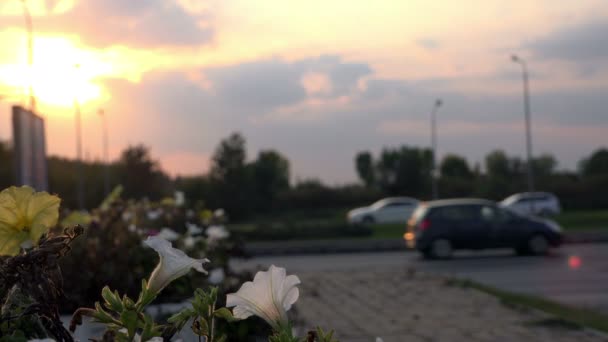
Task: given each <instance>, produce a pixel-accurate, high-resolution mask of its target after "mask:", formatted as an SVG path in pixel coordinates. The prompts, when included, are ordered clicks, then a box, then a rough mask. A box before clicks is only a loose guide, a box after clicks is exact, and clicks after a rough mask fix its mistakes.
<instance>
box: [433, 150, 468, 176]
mask: <svg viewBox="0 0 608 342" xmlns="http://www.w3.org/2000/svg"><path fill="white" fill-rule="evenodd" d="M439 169H440V171H441V176H442V177H453V178H461V179H471V178H473V172H471V169H470V168H469V164H468V163H467V160H466V159H464V158H463V157H461V156H457V155H455V154H448V155H446V156H445V157H443V160H442V161H441V164H440V166H439Z"/></svg>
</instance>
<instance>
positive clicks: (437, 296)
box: [296, 269, 608, 342]
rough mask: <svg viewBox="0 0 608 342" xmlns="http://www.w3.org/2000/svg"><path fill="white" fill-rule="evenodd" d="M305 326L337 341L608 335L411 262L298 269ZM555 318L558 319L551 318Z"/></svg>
mask: <svg viewBox="0 0 608 342" xmlns="http://www.w3.org/2000/svg"><path fill="white" fill-rule="evenodd" d="M298 276H299V277H300V279H301V281H302V285H301V286H300V299H299V300H298V302H297V303H296V308H297V312H298V320H300V321H301V323H300V325H301V326H302V328H303V329H306V328H310V327H314V326H321V327H322V328H324V329H327V328H329V329H334V330H335V335H334V336H336V337H337V338H339V339H340V341H341V342H363V341H366V342H375V340H376V337H381V338H382V339H383V340H384V342H407V341H413V342H417V341H472V342H475V341H557V342H560V341H580V342H586V341H608V338H607V337H606V335H603V334H599V333H597V332H594V331H590V330H589V329H577V328H575V327H569V326H567V325H566V324H551V325H549V324H546V323H548V322H550V319H551V318H552V317H550V316H548V315H545V314H544V313H540V312H538V311H534V310H525V309H521V308H512V307H509V306H506V305H504V304H502V303H500V301H499V300H498V299H497V298H495V297H493V296H491V295H488V294H486V293H483V292H480V291H477V290H475V289H470V288H463V287H460V286H454V285H448V284H447V283H446V280H445V278H442V277H439V276H436V275H429V274H420V273H416V272H414V271H412V270H406V269H403V270H398V271H395V270H391V269H374V270H357V271H331V272H310V273H298ZM553 322H555V321H553Z"/></svg>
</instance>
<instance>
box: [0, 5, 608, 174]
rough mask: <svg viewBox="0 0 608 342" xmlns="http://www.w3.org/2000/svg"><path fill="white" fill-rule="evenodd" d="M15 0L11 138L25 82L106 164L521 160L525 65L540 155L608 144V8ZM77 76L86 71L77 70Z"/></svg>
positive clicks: (64, 137) (60, 146)
mask: <svg viewBox="0 0 608 342" xmlns="http://www.w3.org/2000/svg"><path fill="white" fill-rule="evenodd" d="M27 3H28V5H29V10H30V12H31V14H32V17H33V27H34V31H35V38H34V64H33V67H32V68H31V69H28V67H27V41H26V34H25V32H24V19H23V8H22V4H21V1H19V0H3V1H1V2H0V44H2V46H3V48H2V49H0V97H2V98H0V139H2V140H9V139H11V129H10V127H11V125H10V113H9V108H10V105H11V104H19V103H25V101H26V97H25V94H26V93H27V91H26V90H27V87H28V84H29V82H30V80H32V83H33V85H34V92H35V94H36V96H37V99H38V104H39V106H38V108H39V110H40V112H42V113H43V114H44V116H45V117H46V120H47V139H48V151H49V153H51V154H54V155H62V156H67V157H75V155H76V148H75V137H74V131H75V129H74V125H75V124H74V109H73V102H74V99H77V100H78V102H79V103H80V104H81V108H82V112H83V136H84V140H83V141H84V151H85V152H84V153H85V156H86V157H87V158H88V159H99V158H101V155H102V135H101V134H102V133H101V131H100V129H99V128H100V126H101V118H100V116H99V115H98V114H97V113H98V111H99V110H100V109H103V110H104V112H105V113H106V115H105V117H106V119H107V120H108V124H109V126H110V157H111V158H112V159H114V158H116V157H117V156H118V155H119V153H120V151H121V150H122V149H124V148H125V147H126V146H128V145H129V144H136V143H143V144H145V145H148V146H149V147H150V148H151V149H152V154H153V156H155V157H156V158H159V159H160V160H161V163H162V166H163V168H164V169H165V170H166V171H168V172H170V173H171V174H173V175H176V174H188V175H189V174H197V173H202V172H205V171H206V170H207V169H208V167H209V158H210V156H211V155H212V154H213V150H214V149H215V147H216V145H217V143H218V142H219V140H220V139H222V138H224V137H226V136H228V135H229V134H230V133H231V132H233V131H240V132H242V133H243V134H244V136H245V137H246V139H247V146H248V156H249V158H254V157H255V155H256V154H257V152H258V151H259V150H261V149H268V148H275V149H278V150H279V151H280V152H282V153H283V154H284V155H286V156H287V157H288V158H289V159H290V161H291V165H292V176H293V178H294V179H303V178H310V177H315V178H320V179H322V180H324V181H327V182H329V183H330V184H339V183H346V182H350V181H353V180H355V179H356V174H355V171H354V163H353V158H354V156H355V154H356V153H357V152H358V151H361V150H370V151H372V152H378V151H379V150H381V149H382V147H383V146H398V145H401V144H408V145H415V146H421V147H424V146H428V145H429V140H430V138H429V130H430V127H429V113H430V111H431V108H432V105H433V103H434V101H435V99H437V98H441V99H442V100H443V103H444V105H443V106H442V107H441V108H440V109H439V112H438V135H439V151H438V152H439V155H440V156H441V155H445V154H446V153H457V154H461V155H464V156H466V157H467V159H468V160H469V161H470V162H472V163H473V162H479V161H482V159H483V156H484V155H485V154H486V153H487V152H489V151H490V150H492V149H496V148H501V149H504V150H506V151H507V152H508V153H510V154H514V155H520V156H523V155H524V152H525V143H524V121H523V118H524V116H523V104H522V81H521V66H520V65H518V64H515V63H513V62H512V61H511V60H510V56H511V54H512V53H516V54H517V55H519V56H520V57H521V58H523V59H524V60H526V61H527V63H528V66H529V68H530V86H531V92H532V97H531V104H532V124H533V126H532V129H533V144H534V153H552V154H554V155H555V156H556V157H557V158H558V160H559V163H560V164H559V167H560V168H562V169H574V168H575V167H576V164H577V162H578V161H579V159H580V158H582V157H585V156H587V155H589V154H590V153H591V152H592V151H593V150H594V149H595V148H597V147H599V146H606V145H608V6H606V2H605V0H564V1H553V0H546V1H540V0H538V1H524V0H521V1H520V0H517V1H513V0H510V1H507V0H505V1H499V0H483V1H473V0H468V1H464V0H463V1H456V0H455V1H427V0H420V1H416V0H412V1H406V0H394V1H389V0H376V1H373V2H372V1H367V0H361V1H359V0H345V1H342V0H332V1H322V0H304V1H299V0H290V1H285V0H264V1H259V0H129V1H125V0H86V1H85V0H28V1H27ZM76 64H78V65H79V67H78V68H76V67H75V65H76Z"/></svg>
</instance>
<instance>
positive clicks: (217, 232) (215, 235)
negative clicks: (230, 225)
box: [206, 226, 230, 241]
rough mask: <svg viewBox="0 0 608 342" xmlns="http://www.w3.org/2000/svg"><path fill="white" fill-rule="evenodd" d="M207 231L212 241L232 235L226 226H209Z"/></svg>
mask: <svg viewBox="0 0 608 342" xmlns="http://www.w3.org/2000/svg"><path fill="white" fill-rule="evenodd" d="M206 233H207V237H208V238H209V240H211V241H215V240H222V239H225V238H227V237H229V236H230V232H229V231H227V230H226V228H224V226H209V228H207V232H206Z"/></svg>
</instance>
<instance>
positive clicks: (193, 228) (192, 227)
mask: <svg viewBox="0 0 608 342" xmlns="http://www.w3.org/2000/svg"><path fill="white" fill-rule="evenodd" d="M186 229H188V234H190V235H198V234H201V233H202V232H203V228H201V227H199V226H198V225H196V224H194V223H188V222H186Z"/></svg>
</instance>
